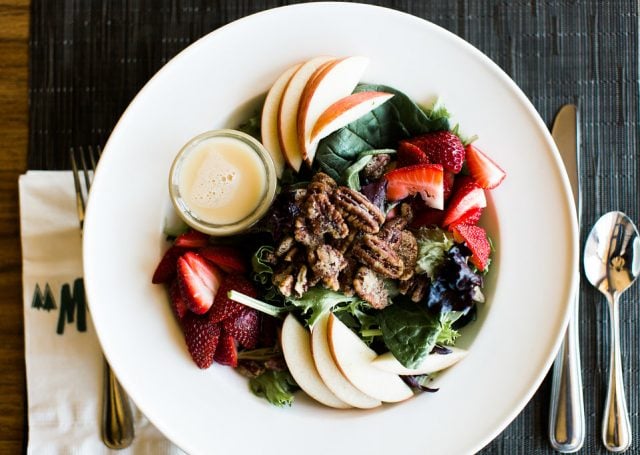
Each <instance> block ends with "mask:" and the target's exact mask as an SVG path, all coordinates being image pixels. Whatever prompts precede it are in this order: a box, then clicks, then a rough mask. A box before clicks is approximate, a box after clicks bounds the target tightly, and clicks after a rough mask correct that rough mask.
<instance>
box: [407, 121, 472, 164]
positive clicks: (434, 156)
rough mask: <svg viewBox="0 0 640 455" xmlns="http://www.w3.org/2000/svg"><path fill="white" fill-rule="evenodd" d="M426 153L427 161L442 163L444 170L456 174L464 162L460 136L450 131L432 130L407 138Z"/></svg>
mask: <svg viewBox="0 0 640 455" xmlns="http://www.w3.org/2000/svg"><path fill="white" fill-rule="evenodd" d="M409 141H410V142H411V143H412V144H414V145H415V146H417V147H418V148H419V149H420V150H422V151H423V152H424V154H425V155H427V158H428V159H429V162H431V163H437V164H442V167H443V168H444V169H445V170H446V171H450V172H453V173H454V174H457V173H458V172H460V170H461V169H462V164H463V163H464V158H465V150H464V145H462V142H461V141H460V138H459V137H458V136H456V135H455V134H453V133H452V132H451V131H446V130H445V131H434V132H432V133H427V134H423V135H422V136H417V137H414V138H411V139H409Z"/></svg>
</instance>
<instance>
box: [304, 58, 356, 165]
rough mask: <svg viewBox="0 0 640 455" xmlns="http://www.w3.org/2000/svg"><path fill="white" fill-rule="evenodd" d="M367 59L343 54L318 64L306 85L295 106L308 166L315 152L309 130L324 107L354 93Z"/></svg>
mask: <svg viewBox="0 0 640 455" xmlns="http://www.w3.org/2000/svg"><path fill="white" fill-rule="evenodd" d="M367 65H369V59H368V58H366V57H361V56H353V57H346V58H341V59H337V60H334V61H332V62H331V63H329V64H328V65H324V66H322V67H320V68H318V69H317V70H316V72H315V74H314V75H313V77H312V78H311V79H310V80H309V82H308V83H307V85H306V86H305V88H304V90H303V92H302V95H301V97H300V105H299V106H298V141H299V143H300V147H301V150H302V158H303V159H304V161H305V162H306V163H307V164H308V165H309V166H310V165H311V163H312V162H313V158H314V156H315V147H313V144H312V143H311V130H312V128H313V126H314V125H315V124H316V121H317V120H318V117H320V114H322V113H323V112H324V111H325V109H327V108H328V107H329V106H331V105H332V104H333V103H335V102H336V101H338V100H339V99H341V98H344V97H345V96H347V95H350V94H351V93H353V89H355V88H356V85H358V82H359V81H360V78H362V75H363V74H364V71H365V69H366V68H367Z"/></svg>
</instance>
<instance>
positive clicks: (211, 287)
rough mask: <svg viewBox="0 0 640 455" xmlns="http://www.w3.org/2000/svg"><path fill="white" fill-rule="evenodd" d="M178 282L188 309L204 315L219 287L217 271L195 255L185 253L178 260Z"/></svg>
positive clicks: (219, 278)
mask: <svg viewBox="0 0 640 455" xmlns="http://www.w3.org/2000/svg"><path fill="white" fill-rule="evenodd" d="M178 280H179V281H180V289H181V290H182V295H183V297H184V298H185V300H186V301H187V305H188V306H189V309H190V310H191V311H193V312H194V313H196V314H204V313H206V312H207V310H209V308H211V305H212V304H213V298H214V297H215V295H216V293H217V292H218V288H219V287H220V281H221V276H220V272H219V271H218V269H217V268H216V267H215V266H214V265H213V264H211V263H210V262H208V261H206V260H205V259H203V258H202V256H200V255H198V254H197V253H194V252H193V251H187V252H186V253H184V254H183V255H182V256H181V257H180V258H179V259H178Z"/></svg>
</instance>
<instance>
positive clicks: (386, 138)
mask: <svg viewBox="0 0 640 455" xmlns="http://www.w3.org/2000/svg"><path fill="white" fill-rule="evenodd" d="M363 91H380V92H387V93H393V94H394V96H393V98H391V99H390V100H389V101H387V102H386V103H384V104H382V105H381V106H379V107H377V108H376V109H374V110H373V111H371V112H369V113H368V114H366V115H364V116H362V117H360V118H359V119H358V120H356V121H355V122H352V123H350V124H349V125H347V126H346V127H344V128H341V129H339V130H338V131H336V132H334V133H332V134H330V135H329V136H328V137H326V138H324V139H323V140H322V141H320V144H319V145H318V151H317V153H316V158H315V161H314V167H315V168H316V169H317V170H321V171H323V172H326V173H327V174H329V175H330V176H331V177H333V178H334V179H336V180H337V181H338V182H339V183H342V184H344V183H345V181H344V180H343V179H342V177H343V175H344V172H345V170H346V169H347V168H348V167H349V166H351V165H352V164H353V163H354V161H356V160H357V158H358V156H359V155H360V153H362V152H364V151H367V150H372V149H381V148H395V147H396V145H397V143H398V141H399V140H401V139H406V138H408V137H411V136H417V135H420V134H424V133H428V132H430V131H439V130H448V129H449V118H448V113H447V112H446V110H428V109H422V108H421V107H420V106H418V105H417V104H416V103H414V102H413V101H412V100H411V99H410V98H409V97H408V96H407V95H405V94H404V93H402V92H400V91H398V90H396V89H394V88H391V87H387V86H384V85H370V84H361V85H359V86H358V87H356V89H355V92H363Z"/></svg>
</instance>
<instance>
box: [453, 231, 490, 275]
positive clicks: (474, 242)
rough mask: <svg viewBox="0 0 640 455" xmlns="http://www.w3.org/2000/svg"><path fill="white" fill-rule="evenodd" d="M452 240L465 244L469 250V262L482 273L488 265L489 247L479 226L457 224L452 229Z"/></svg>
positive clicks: (485, 234) (484, 233)
mask: <svg viewBox="0 0 640 455" xmlns="http://www.w3.org/2000/svg"><path fill="white" fill-rule="evenodd" d="M453 238H454V239H455V240H456V241H457V242H464V243H466V245H467V247H468V248H469V249H470V250H471V253H473V254H472V255H471V262H472V263H473V265H475V266H476V267H477V268H478V270H480V271H481V272H483V271H484V270H485V268H486V267H487V265H488V264H489V255H490V254H491V245H490V244H489V240H488V239H487V233H486V232H485V230H484V229H482V228H481V227H480V226H471V225H469V224H457V225H456V226H455V227H454V228H453Z"/></svg>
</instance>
